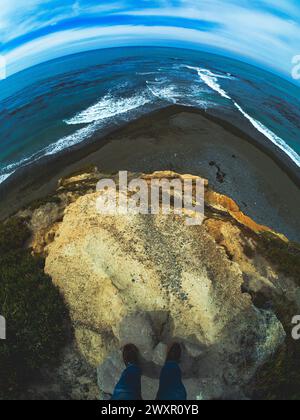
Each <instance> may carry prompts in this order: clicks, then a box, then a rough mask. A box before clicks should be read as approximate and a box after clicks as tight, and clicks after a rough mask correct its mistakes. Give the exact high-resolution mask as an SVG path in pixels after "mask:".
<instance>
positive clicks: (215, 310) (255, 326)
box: [25, 169, 300, 399]
mask: <svg viewBox="0 0 300 420" xmlns="http://www.w3.org/2000/svg"><path fill="white" fill-rule="evenodd" d="M132 176H134V177H136V176H137V175H136V174H134V175H132ZM139 176H140V177H141V178H143V179H146V180H147V181H149V180H151V178H153V177H155V178H160V177H161V178H165V177H168V178H169V179H170V178H171V179H173V178H178V177H181V178H184V177H185V176H184V175H178V174H175V173H172V172H160V173H155V174H152V175H147V176H145V175H143V174H139ZM101 177H102V175H101V174H100V173H99V172H98V171H97V170H96V169H95V170H93V171H92V172H87V173H83V174H80V175H78V174H77V175H76V176H75V175H74V176H73V177H70V178H68V179H64V180H61V182H60V185H59V188H58V190H57V193H56V198H57V200H53V199H52V200H51V203H43V204H42V205H40V206H39V207H38V208H36V209H34V210H31V212H30V218H31V222H29V224H30V226H31V229H32V232H33V239H32V243H31V246H32V247H33V251H34V252H36V253H43V254H44V256H45V257H46V265H45V271H46V273H47V274H49V275H50V276H51V277H52V279H53V282H54V284H55V285H57V286H58V287H59V289H60V291H61V293H62V295H63V296H64V299H65V302H66V304H67V306H68V309H69V311H70V317H71V320H72V326H73V330H74V343H75V347H76V351H77V352H78V354H80V357H82V359H83V360H85V362H86V363H87V365H88V366H89V368H91V371H93V369H94V372H96V369H98V375H97V376H98V384H99V388H100V394H101V398H108V397H109V395H110V394H111V393H112V391H113V387H114V385H115V383H116V381H117V379H118V377H119V375H120V373H121V371H122V370H123V364H122V360H121V354H120V347H121V346H122V345H123V344H125V343H127V342H133V343H135V344H136V345H137V346H138V347H139V349H140V351H141V357H142V363H143V372H144V376H143V397H144V398H145V399H153V398H155V391H156V390H157V386H158V376H159V372H160V368H161V366H162V364H163V362H164V356H165V351H166V347H167V345H168V343H170V342H172V341H174V340H179V341H180V342H181V343H182V344H183V347H184V355H183V363H182V369H183V376H184V382H185V384H186V387H187V391H188V398H189V399H219V398H220V399H223V398H237V399H240V398H242V399H243V398H251V397H252V394H251V393H252V392H253V389H254V388H253V383H254V382H253V381H255V378H256V377H257V372H258V371H259V369H260V368H262V367H264V366H266V364H267V363H270V361H272V360H273V359H274V358H275V357H277V356H276V355H277V354H278V351H280V349H281V348H282V346H284V345H286V342H287V334H288V333H289V332H288V327H287V325H288V324H289V322H290V319H291V318H289V317H290V315H291V314H292V313H293V311H294V310H298V308H299V306H300V305H299V284H297V279H296V278H294V277H293V272H292V273H289V272H288V270H287V269H286V267H281V266H277V262H276V260H278V258H277V257H275V258H273V257H274V255H275V254H274V252H275V251H274V252H272V253H270V252H269V249H270V247H271V248H272V247H273V248H272V249H274V250H277V249H280V250H284V249H285V247H286V246H291V245H290V244H289V243H288V241H287V239H286V238H285V237H283V236H282V235H278V234H276V233H275V232H272V231H271V230H270V229H268V228H267V227H265V226H260V225H258V224H256V223H255V222H254V221H253V220H251V219H249V218H248V217H247V216H246V215H244V214H243V213H241V211H240V210H239V207H238V206H237V204H236V203H234V202H233V201H232V200H231V199H230V198H228V197H225V196H222V195H220V194H218V193H216V192H214V191H212V190H210V189H209V186H208V183H207V182H205V185H206V186H205V189H206V193H205V220H204V223H203V224H202V225H201V226H187V224H186V223H185V219H184V218H182V217H179V216H174V215H169V216H161V215H160V216H154V215H151V216H149V215H122V216H107V215H101V214H99V213H98V212H97V210H96V200H97V197H98V196H99V193H97V192H95V191H96V190H95V185H96V182H97V180H99V179H100V178H101ZM25 213H26V212H25ZM46 215H47V216H46ZM25 216H26V217H28V212H27V214H25ZM278 252H279V251H278ZM282 252H283V251H282ZM293 252H296V251H295V250H293ZM297 252H298V251H297ZM286 305H288V307H289V308H291V314H289V312H288V310H287V309H285V308H287V306H286ZM68 357H69V359H68V361H67V362H66V357H65V359H64V360H63V361H62V367H61V369H62V371H63V369H64V365H63V364H65V368H66V363H68V369H70V366H72V368H71V369H73V372H72V374H73V377H74V381H76V380H77V379H75V378H76V377H77V378H78V374H76V363H75V364H74V363H73V365H72V363H71V362H70V355H69V356H68ZM66 369H67V368H66ZM69 373H70V372H69ZM274 374H275V373H274ZM90 379H91V378H90ZM84 381H86V383H88V382H89V379H88V378H85V379H83V382H84ZM91 381H92V379H91ZM254 387H255V385H254ZM94 394H95V390H94ZM75 396H76V397H79V395H77V394H76V395H75Z"/></svg>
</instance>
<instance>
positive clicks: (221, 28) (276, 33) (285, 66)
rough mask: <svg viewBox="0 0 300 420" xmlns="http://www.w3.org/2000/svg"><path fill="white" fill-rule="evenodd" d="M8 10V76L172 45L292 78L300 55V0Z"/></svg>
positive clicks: (65, 4)
mask: <svg viewBox="0 0 300 420" xmlns="http://www.w3.org/2000/svg"><path fill="white" fill-rule="evenodd" d="M0 6H1V7H0V47H1V54H4V55H5V57H6V60H7V64H8V75H10V74H13V73H15V72H17V71H20V70H22V69H24V68H27V67H30V66H32V65H35V64H38V63H40V62H43V61H47V60H49V59H53V58H56V57H61V56H64V55H67V54H72V53H76V52H80V51H85V50H90V49H97V48H104V47H114V46H124V45H165V46H168V45H171V46H178V47H188V48H196V49H201V50H205V51H211V52H216V53H220V54H223V55H226V56H230V57H233V58H237V59H241V60H243V61H246V62H249V63H254V64H256V65H259V66H260V67H263V68H266V69H269V70H273V71H275V72H277V73H281V74H282V75H284V76H285V77H288V78H289V77H290V78H291V68H292V58H293V57H294V56H295V55H299V54H300V2H299V0H247V1H246V0H102V1H99V0H98V1H97V0H94V1H92V0H1V5H0ZM291 80H292V79H291Z"/></svg>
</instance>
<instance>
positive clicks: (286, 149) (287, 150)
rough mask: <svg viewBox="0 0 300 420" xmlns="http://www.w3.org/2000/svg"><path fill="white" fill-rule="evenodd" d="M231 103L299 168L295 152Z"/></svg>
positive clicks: (299, 162) (297, 156)
mask: <svg viewBox="0 0 300 420" xmlns="http://www.w3.org/2000/svg"><path fill="white" fill-rule="evenodd" d="M233 103H234V105H235V106H236V108H237V109H238V110H239V111H240V112H241V113H242V114H243V115H244V117H245V118H247V119H248V120H249V121H250V123H251V124H252V125H253V127H255V128H256V129H257V130H258V131H259V132H260V133H262V134H263V135H264V136H265V137H267V138H268V139H269V140H271V142H272V143H274V144H275V145H276V146H277V147H279V149H281V150H282V151H283V152H285V153H286V154H287V155H288V156H289V157H290V158H291V159H292V160H293V161H294V162H295V163H296V164H297V165H298V166H299V167H300V156H299V155H298V153H297V152H295V150H293V149H292V148H291V147H290V146H289V145H288V144H287V143H286V142H285V141H284V140H282V138H280V137H279V136H277V135H276V134H275V133H273V132H272V131H271V130H269V129H268V128H267V127H266V126H265V125H263V124H262V123H261V122H259V121H258V120H256V119H255V118H252V117H251V116H250V115H249V114H247V112H245V111H244V110H243V108H242V107H241V106H240V105H239V104H237V103H236V102H233Z"/></svg>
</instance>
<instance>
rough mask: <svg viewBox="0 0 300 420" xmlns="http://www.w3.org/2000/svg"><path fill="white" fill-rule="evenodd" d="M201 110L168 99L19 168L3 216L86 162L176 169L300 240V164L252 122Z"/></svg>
mask: <svg viewBox="0 0 300 420" xmlns="http://www.w3.org/2000/svg"><path fill="white" fill-rule="evenodd" d="M219 117H220V116H219V115H215V116H211V115H207V114H206V113H205V112H204V111H199V110H195V109H192V108H185V107H180V106H172V107H169V108H166V109H163V110H160V111H157V112H154V113H152V114H150V115H147V116H144V117H142V118H140V119H138V120H136V121H133V122H131V123H129V124H127V125H126V126H124V127H119V128H117V129H114V131H113V132H111V133H110V134H103V133H101V135H100V134H99V133H98V134H97V135H96V136H94V137H93V138H92V139H91V141H89V142H88V143H85V144H81V145H78V146H77V147H75V148H73V149H70V150H66V151H64V152H62V153H60V154H59V155H56V156H51V157H48V158H44V159H41V160H40V161H39V162H36V163H35V164H33V165H30V166H28V167H26V168H23V169H21V170H19V171H17V172H16V173H15V174H14V175H13V176H12V177H11V178H9V179H8V180H7V181H6V182H5V183H3V184H1V185H0V199H1V208H0V218H2V219H3V218H5V217H7V216H8V215H10V214H13V213H14V212H16V211H17V210H19V209H20V208H21V207H24V206H26V205H28V204H29V203H30V202H32V201H34V200H36V199H37V198H42V197H45V196H47V195H49V194H51V192H53V191H54V190H55V188H56V185H57V181H58V179H59V178H61V177H62V176H65V175H68V174H70V173H72V172H73V171H76V170H78V169H81V168H83V167H85V166H88V165H91V164H93V165H96V166H98V168H99V170H100V171H102V172H104V173H115V172H118V171H119V170H128V171H132V172H145V173H150V172H153V171H156V170H173V171H176V172H180V173H192V174H194V175H200V176H203V177H205V178H207V179H208V180H209V182H210V185H211V187H212V188H213V189H215V190H217V191H219V192H221V193H223V194H226V195H228V196H230V197H231V198H233V199H234V200H235V201H236V202H237V203H238V204H239V205H240V207H241V209H242V210H243V211H244V212H245V213H246V214H248V215H249V216H250V217H252V218H253V219H254V220H256V221H257V222H258V223H262V224H265V225H267V226H269V227H271V228H273V229H275V230H277V231H278V232H281V233H284V234H285V235H286V236H287V237H288V238H289V239H291V240H295V241H298V242H300V214H299V209H300V188H299V187H300V171H299V168H297V167H296V165H293V164H292V162H291V161H290V159H288V158H287V157H286V156H285V155H284V153H282V152H281V151H280V150H279V149H277V148H276V147H275V146H273V145H272V143H271V142H270V141H269V140H267V139H265V138H264V137H263V136H260V135H254V130H252V129H251V127H249V126H248V127H243V128H244V129H243V131H242V130H241V129H240V128H241V124H242V123H241V121H236V126H238V127H239V128H237V127H236V126H233V125H232V124H230V123H228V121H227V122H226V120H225V119H223V120H222V119H220V118H219Z"/></svg>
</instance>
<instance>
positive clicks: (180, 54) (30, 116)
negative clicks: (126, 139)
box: [0, 47, 300, 183]
mask: <svg viewBox="0 0 300 420" xmlns="http://www.w3.org/2000/svg"><path fill="white" fill-rule="evenodd" d="M170 104H178V105H185V106H193V107H197V108H201V109H206V110H208V111H209V110H214V109H218V110H220V111H224V112H226V114H230V115H232V121H234V118H235V115H237V114H238V115H239V117H241V116H242V118H245V119H246V120H248V122H250V124H251V125H252V126H253V127H254V128H255V129H256V130H257V131H258V132H260V133H262V134H264V135H265V138H266V142H272V143H273V144H275V145H276V147H278V148H280V149H281V150H282V151H283V152H284V153H286V155H287V156H288V157H289V158H290V159H291V160H292V161H293V162H294V163H295V164H296V165H297V166H298V167H300V138H299V133H300V88H299V87H297V86H295V85H293V84H291V83H289V82H288V81H286V80H284V79H282V78H279V77H278V76H275V75H273V74H271V73H269V72H266V71H263V70H260V69H258V68H256V67H253V66H250V65H247V64H245V63H242V62H239V61H235V60H232V59H229V58H224V57H221V56H217V55H213V54H207V53H202V52H197V51H191V50H181V49H174V48H149V47H148V48H132V47H131V48H114V49H107V50H98V51H92V52H86V53H82V54H76V55H72V56H67V57H64V58H61V59H58V60H54V61H51V62H48V63H44V64H41V65H38V66H35V67H32V68H30V69H27V70H25V71H23V72H21V73H18V74H16V75H14V76H12V77H9V78H8V79H6V80H4V81H1V82H0V127H1V128H0V183H1V182H4V181H5V180H6V179H7V178H8V177H9V176H10V175H11V174H12V173H14V172H15V171H16V170H17V169H18V168H20V167H22V166H24V165H28V164H31V163H33V162H34V161H36V160H37V159H40V158H41V157H43V156H47V155H53V154H56V153H59V152H61V151H63V150H65V149H68V148H70V147H72V146H75V145H77V144H79V143H82V142H84V141H88V140H89V139H90V138H91V137H92V136H93V135H94V134H95V133H97V132H101V130H104V129H107V128H109V127H110V126H112V127H116V126H118V125H119V124H121V123H124V122H126V121H130V120H132V119H135V118H137V117H139V116H141V115H144V114H146V113H149V112H151V111H154V110H156V109H159V108H163V107H166V106H168V105H170ZM100 141H101V140H100Z"/></svg>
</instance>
